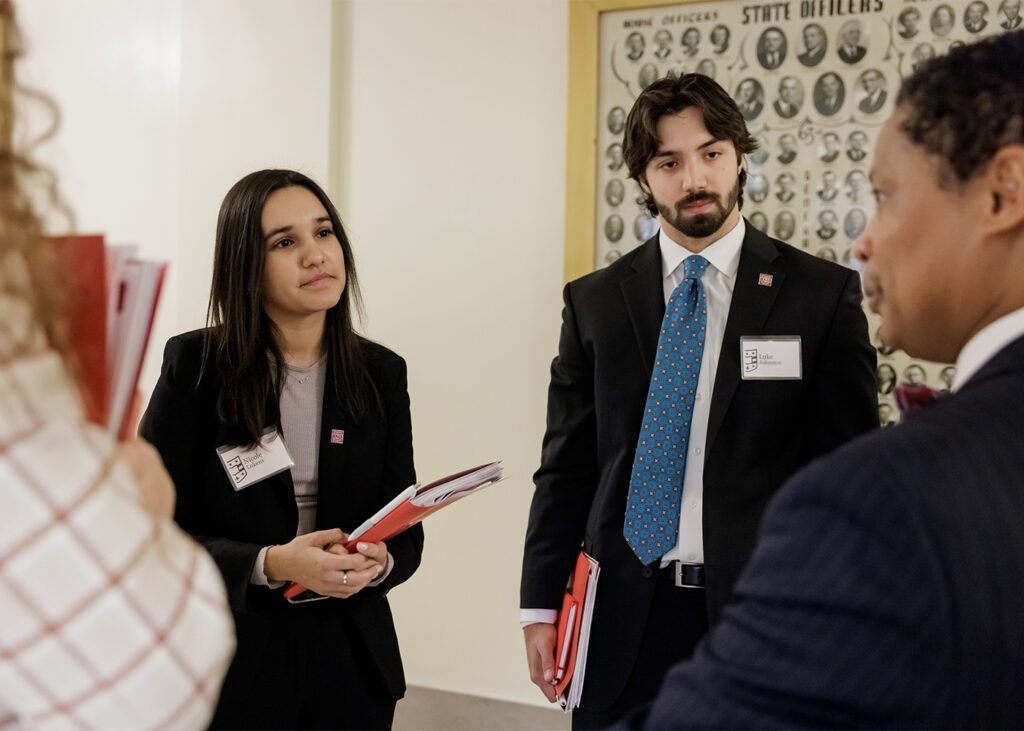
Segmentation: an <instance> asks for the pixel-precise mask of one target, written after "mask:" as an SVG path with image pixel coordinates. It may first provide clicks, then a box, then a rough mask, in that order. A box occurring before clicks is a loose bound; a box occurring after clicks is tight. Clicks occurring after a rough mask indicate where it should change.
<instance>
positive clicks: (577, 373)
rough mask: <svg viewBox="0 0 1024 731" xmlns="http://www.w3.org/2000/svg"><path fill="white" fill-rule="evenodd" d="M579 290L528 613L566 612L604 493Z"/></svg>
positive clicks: (526, 573)
mask: <svg viewBox="0 0 1024 731" xmlns="http://www.w3.org/2000/svg"><path fill="white" fill-rule="evenodd" d="M573 297H574V288H573V285H572V284H571V283H570V284H567V285H566V286H565V289H564V291H563V299H564V303H565V306H564V308H563V310H562V331H561V335H560V337H559V341H558V355H557V356H556V357H555V359H554V361H553V362H552V364H551V384H550V386H549V389H548V414H547V430H546V432H545V434H544V444H543V448H542V452H541V466H540V469H538V470H537V472H536V474H535V475H534V484H535V485H536V489H535V491H534V495H533V502H532V504H531V506H530V518H529V523H528V525H527V530H526V547H525V551H524V555H523V574H522V583H521V590H520V606H521V607H523V608H531V609H558V608H559V607H560V606H561V603H562V595H563V593H564V591H565V580H566V578H567V577H568V576H569V572H570V570H571V568H572V566H573V563H574V561H575V560H576V555H577V553H578V552H579V548H580V543H581V541H582V540H583V534H584V530H585V527H586V523H587V516H588V514H589V512H590V506H591V503H592V502H593V499H594V492H595V489H596V486H597V478H598V475H597V420H596V417H595V404H594V364H593V354H592V353H588V352H587V350H586V348H585V347H584V345H583V342H582V340H581V337H580V331H579V326H578V324H577V321H576V307H575V303H574V299H573Z"/></svg>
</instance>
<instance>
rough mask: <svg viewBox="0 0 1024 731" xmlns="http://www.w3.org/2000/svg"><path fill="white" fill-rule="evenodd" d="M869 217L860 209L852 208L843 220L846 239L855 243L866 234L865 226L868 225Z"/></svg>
mask: <svg viewBox="0 0 1024 731" xmlns="http://www.w3.org/2000/svg"><path fill="white" fill-rule="evenodd" d="M867 222H868V217H867V214H865V213H864V211H862V210H861V209H860V208H851V209H850V210H849V211H847V212H846V216H845V217H844V218H843V233H845V234H846V238H848V239H850V240H851V241H853V240H854V239H855V238H857V237H858V236H860V235H861V234H862V233H864V226H866V225H867Z"/></svg>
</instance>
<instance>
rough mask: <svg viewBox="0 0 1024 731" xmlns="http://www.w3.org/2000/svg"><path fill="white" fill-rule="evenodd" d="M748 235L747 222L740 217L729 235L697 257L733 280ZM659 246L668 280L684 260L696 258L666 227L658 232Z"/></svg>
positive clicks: (664, 275)
mask: <svg viewBox="0 0 1024 731" xmlns="http://www.w3.org/2000/svg"><path fill="white" fill-rule="evenodd" d="M746 233H747V226H746V221H744V219H743V216H740V218H739V221H738V222H737V223H736V225H735V226H733V228H732V230H731V231H729V233H727V234H725V236H723V237H722V238H720V239H718V241H716V242H715V243H713V244H711V245H710V246H708V247H707V248H706V249H704V251H701V252H699V253H698V254H697V255H698V256H703V257H704V258H705V259H707V260H708V263H709V264H711V266H713V267H714V268H715V269H717V270H718V271H720V272H721V273H722V274H724V275H725V276H726V277H728V278H729V279H732V278H733V277H735V276H736V270H737V269H739V266H740V249H741V248H742V247H743V237H744V236H746ZM658 245H659V246H660V247H661V274H662V276H663V277H664V278H666V279H668V278H669V277H670V276H672V273H673V272H675V270H676V269H678V268H679V265H680V264H682V262H683V259H685V258H686V257H688V256H694V252H692V251H690V250H689V249H686V248H684V247H682V246H680V245H679V244H677V243H676V242H675V241H673V240H672V239H670V238H669V237H668V234H666V233H665V228H664V226H663V227H662V228H661V230H660V231H659V232H658Z"/></svg>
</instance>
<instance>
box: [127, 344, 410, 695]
mask: <svg viewBox="0 0 1024 731" xmlns="http://www.w3.org/2000/svg"><path fill="white" fill-rule="evenodd" d="M202 335H203V331H199V330H197V331H193V332H190V333H186V334H184V335H180V336H177V337H174V338H171V339H170V340H169V341H168V343H167V346H166V348H165V350H164V363H163V369H162V371H161V374H160V379H159V381H158V382H157V385H156V388H155V389H154V391H153V396H152V398H151V400H150V402H149V407H148V409H147V410H146V414H145V415H144V416H143V419H142V425H141V427H140V430H139V431H140V433H141V435H142V436H143V437H144V438H145V439H147V440H148V441H150V442H152V443H153V445H154V446H156V448H157V449H158V450H159V451H160V454H161V456H162V457H163V460H164V463H165V464H166V465H167V470H168V472H169V473H170V474H171V477H172V478H173V480H174V484H175V487H176V489H177V505H176V507H175V513H174V519H175V520H176V521H177V522H178V524H180V525H181V527H182V528H184V529H185V530H186V531H188V532H189V533H191V534H192V535H193V536H194V537H195V538H196V539H197V540H198V541H199V542H200V543H202V544H203V545H204V546H205V547H206V549H207V550H208V551H209V552H210V554H211V555H212V556H213V558H214V560H215V561H216V562H217V565H218V567H219V568H220V570H221V574H222V575H223V577H224V583H225V584H226V585H227V589H228V599H229V601H230V604H231V608H232V611H233V612H234V615H235V621H236V625H237V631H238V654H237V657H236V659H235V662H234V663H233V665H232V668H231V670H230V671H229V676H228V680H226V681H225V694H228V693H230V692H232V689H233V688H235V687H236V685H237V684H236V683H234V682H232V675H237V674H238V673H240V672H241V673H244V672H245V671H246V669H247V668H246V667H245V666H246V665H247V664H248V663H255V662H258V658H259V657H260V656H261V654H262V648H263V647H264V646H265V645H266V644H267V643H272V642H281V641H285V640H284V638H279V637H274V636H273V632H272V628H273V627H274V619H275V618H276V617H281V616H285V617H297V616H299V613H301V612H314V613H316V614H317V616H318V617H323V615H325V614H329V615H334V616H336V617H337V622H338V623H341V624H344V625H345V626H351V627H353V628H354V629H355V631H356V633H357V635H358V637H359V642H360V643H361V644H365V646H366V647H367V648H368V649H369V652H370V654H371V655H372V657H373V661H374V662H375V663H376V667H375V668H367V669H365V670H366V671H369V672H373V671H376V672H378V673H379V674H380V676H381V679H382V680H383V682H384V685H385V687H386V688H387V690H388V692H389V693H390V694H391V695H392V696H393V697H394V698H401V697H402V695H403V693H404V691H405V678H404V674H403V671H402V661H401V657H400V656H399V652H398V638H397V636H396V635H395V628H394V623H393V621H392V618H391V610H390V608H389V606H388V602H387V599H386V594H387V592H388V591H389V590H390V589H391V588H392V587H394V586H396V585H398V584H400V583H402V582H403V581H405V580H406V579H408V578H409V577H410V576H411V575H412V573H413V572H414V571H415V570H416V568H417V567H418V566H419V562H420V555H421V553H422V550H423V529H422V527H420V526H415V527H413V528H411V529H409V530H408V531H406V532H405V533H402V534H401V535H399V536H396V537H395V538H393V539H392V540H390V541H388V544H387V545H388V551H389V552H390V553H391V555H392V557H393V558H394V568H393V570H392V572H391V573H390V574H389V575H388V577H387V579H385V580H384V582H383V583H382V584H380V585H379V586H377V587H368V588H366V589H364V590H363V591H361V592H360V593H359V594H357V595H355V596H353V597H350V598H348V599H344V600H343V599H326V600H323V601H318V602H313V603H311V604H303V605H290V604H288V603H287V602H285V600H284V599H283V597H282V591H281V590H280V589H277V590H271V589H269V588H267V587H262V586H256V585H253V584H251V583H250V576H251V573H252V568H253V565H254V564H255V561H256V557H257V554H258V553H259V551H260V549H261V548H263V546H269V545H274V544H283V543H287V542H288V541H290V540H291V539H293V538H294V537H295V531H296V528H297V525H298V508H297V507H296V505H295V496H294V487H293V484H292V478H291V473H290V472H289V471H285V472H282V473H280V474H277V475H274V476H273V477H268V478H267V479H266V480H263V481H262V482H258V483H256V484H254V485H251V486H249V487H246V488H245V489H243V490H240V491H237V492H236V491H235V490H234V488H233V487H232V485H231V482H230V481H229V480H228V477H227V475H226V474H225V472H224V468H223V467H222V465H221V462H220V459H219V458H218V456H217V453H216V449H217V448H218V447H220V446H222V445H225V444H230V445H235V444H240V443H244V442H246V441H247V440H246V439H245V437H244V436H243V435H242V434H240V433H239V432H238V431H237V430H236V429H233V428H231V427H229V426H228V425H226V424H225V423H224V422H222V421H221V420H220V419H219V418H218V417H217V411H216V403H217V396H218V394H219V393H220V388H221V385H220V378H219V377H218V375H217V374H216V373H214V372H213V370H212V369H210V368H208V369H206V370H205V371H203V372H202V378H201V379H200V366H201V359H202ZM363 351H364V353H365V356H366V361H367V367H368V369H369V372H370V376H371V378H372V379H373V382H374V384H375V386H376V388H377V391H378V393H379V394H380V398H381V401H382V405H383V410H382V413H370V414H368V415H367V416H365V417H364V418H363V419H362V420H361V421H360V422H357V421H356V420H355V419H353V418H352V417H351V416H350V415H349V414H348V413H347V412H346V410H345V409H344V407H342V405H341V403H340V401H339V400H338V398H337V396H336V395H335V394H334V390H333V389H332V388H331V385H330V379H329V378H328V383H327V386H326V388H325V389H324V401H323V411H322V412H321V429H320V431H321V434H320V453H319V463H318V478H319V494H318V499H317V512H316V528H317V530H321V529H327V528H341V529H342V530H344V531H346V532H349V531H352V530H354V529H355V528H356V527H357V526H358V525H359V524H360V523H362V522H363V521H364V520H366V519H367V518H369V517H370V516H371V515H373V513H375V512H376V511H377V510H378V509H379V508H380V507H381V506H383V505H384V504H386V503H387V502H388V501H389V500H390V499H391V498H392V497H394V496H395V495H396V494H398V493H399V492H401V491H402V490H403V489H405V488H406V487H408V486H409V485H411V484H413V483H414V482H415V481H416V476H415V470H414V468H413V460H412V426H411V419H410V415H409V395H408V390H407V386H406V368H405V361H404V360H402V358H400V357H399V356H397V355H395V354H394V353H392V352H391V351H389V350H388V349H386V348H384V347H383V346H380V345H377V344H375V343H370V342H365V341H364V344H363ZM328 368H330V364H328ZM270 398H273V397H272V396H271V397H270ZM332 429H342V430H344V433H345V434H344V441H343V443H342V444H334V443H332V442H331V430H332ZM239 692H241V691H239ZM225 702H226V703H232V702H244V698H238V699H235V698H224V699H222V703H225Z"/></svg>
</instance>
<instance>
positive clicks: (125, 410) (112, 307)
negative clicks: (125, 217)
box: [53, 235, 167, 439]
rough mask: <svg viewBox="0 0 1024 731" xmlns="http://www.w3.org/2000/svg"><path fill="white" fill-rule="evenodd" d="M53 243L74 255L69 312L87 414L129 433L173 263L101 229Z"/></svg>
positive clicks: (64, 256)
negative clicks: (115, 240) (141, 254)
mask: <svg viewBox="0 0 1024 731" xmlns="http://www.w3.org/2000/svg"><path fill="white" fill-rule="evenodd" d="M53 244H54V246H55V247H56V250H57V254H58V256H59V257H60V259H61V260H62V261H67V262H70V264H69V271H70V275H69V282H68V295H67V309H66V312H65V317H66V319H67V323H68V333H69V337H70V340H71V347H72V351H73V352H74V355H75V361H76V362H75V367H76V369H77V375H78V380H79V387H80V390H81V393H82V400H83V402H84V404H85V411H86V416H87V417H88V418H89V419H90V420H91V421H94V422H96V423H97V424H101V425H104V426H106V427H107V431H108V432H110V434H111V435H113V436H116V437H119V438H121V439H127V438H128V437H129V436H131V433H132V432H133V431H134V427H135V423H134V416H135V415H134V414H133V408H134V407H136V406H137V405H138V404H137V394H136V386H137V384H138V380H139V373H140V372H141V370H142V360H143V358H144V357H145V354H146V346H147V345H148V343H149V335H150V331H151V330H152V327H153V318H154V317H155V315H156V306H157V302H158V301H159V299H160V290H161V288H162V286H163V281H164V275H165V273H166V271H167V264H166V263H165V262H155V261H146V260H143V259H140V258H138V256H137V255H136V247H134V246H107V245H105V243H104V240H103V236H100V235H91V236H63V237H59V238H55V239H53Z"/></svg>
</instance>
